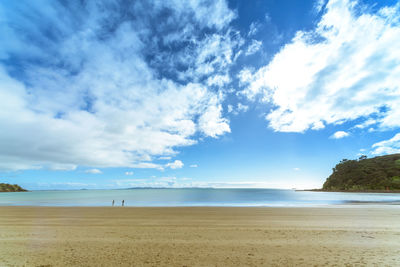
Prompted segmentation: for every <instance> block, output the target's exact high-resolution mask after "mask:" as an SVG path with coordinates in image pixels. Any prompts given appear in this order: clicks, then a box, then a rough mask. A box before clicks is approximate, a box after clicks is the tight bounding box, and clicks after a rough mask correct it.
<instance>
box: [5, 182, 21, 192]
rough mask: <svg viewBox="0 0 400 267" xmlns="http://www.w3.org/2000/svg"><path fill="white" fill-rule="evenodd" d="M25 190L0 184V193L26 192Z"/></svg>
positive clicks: (12, 185) (17, 186) (13, 185)
mask: <svg viewBox="0 0 400 267" xmlns="http://www.w3.org/2000/svg"><path fill="white" fill-rule="evenodd" d="M26 191H27V190H25V189H23V188H22V187H20V186H19V185H16V184H4V183H0V192H26Z"/></svg>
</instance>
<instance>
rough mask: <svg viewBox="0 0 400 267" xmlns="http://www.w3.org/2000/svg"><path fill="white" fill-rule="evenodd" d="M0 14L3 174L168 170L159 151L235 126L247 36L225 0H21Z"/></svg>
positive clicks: (1, 6) (0, 152) (0, 161)
mask: <svg viewBox="0 0 400 267" xmlns="http://www.w3.org/2000/svg"><path fill="white" fill-rule="evenodd" d="M0 14H2V27H1V28H0V35H1V36H2V39H3V42H2V43H1V45H0V128H1V129H2V130H1V131H0V169H3V170H4V169H7V170H20V169H34V168H49V169H75V168H76V166H90V167H101V168H102V167H132V168H157V169H162V168H163V167H164V166H162V165H159V164H155V163H153V162H152V159H153V158H154V157H156V158H157V157H160V156H161V157H162V156H165V155H173V154H175V153H176V148H177V147H181V146H189V145H193V144H195V143H196V142H197V140H196V139H195V136H206V137H214V138H215V137H218V136H220V135H223V134H225V133H227V132H229V131H230V128H229V121H228V120H227V119H225V118H224V117H223V116H222V113H221V109H222V108H221V103H222V101H223V100H224V94H223V88H222V87H223V86H224V85H225V84H226V83H227V82H229V81H230V78H229V76H228V71H229V68H230V66H231V65H232V64H233V62H234V58H235V53H237V52H238V49H239V47H240V45H241V43H242V41H241V40H240V35H238V34H234V33H233V30H232V29H231V28H230V27H229V23H230V22H231V21H232V19H234V18H235V16H236V14H235V13H234V12H233V11H231V10H230V9H229V8H228V6H227V4H226V2H225V1H224V0H218V1H184V2H182V1H174V0H171V1H150V2H149V1H135V2H132V3H128V2H126V1H117V0H115V1H114V0H107V1H101V2H75V1H73V2H63V3H61V2H59V1H41V2H40V3H39V2H34V1H33V2H29V3H22V2H19V1H15V2H12V3H7V6H6V4H4V3H3V4H1V3H0ZM160 16H162V17H163V19H162V20H160V19H158V20H157V19H156V18H159V17H160ZM205 32H207V33H208V34H204V33H205ZM210 86H212V87H213V88H214V89H213V90H210V89H209V87H210Z"/></svg>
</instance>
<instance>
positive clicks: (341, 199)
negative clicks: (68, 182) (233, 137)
mask: <svg viewBox="0 0 400 267" xmlns="http://www.w3.org/2000/svg"><path fill="white" fill-rule="evenodd" d="M113 200H115V205H116V206H120V205H121V202H122V200H125V206H144V207H149V206H267V207H273V206H278V207H284V206H288V207H289V206H295V207H296V206H319V205H338V204H346V203H363V202H364V203H369V202H375V203H376V202H377V203H400V194H389V193H335V192H306V191H294V190H281V189H210V188H202V189H199V188H196V189H193V188H185V189H120V190H68V191H32V192H18V193H0V205H1V206H19V205H31V206H111V203H112V201H113Z"/></svg>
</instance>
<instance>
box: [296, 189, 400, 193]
mask: <svg viewBox="0 0 400 267" xmlns="http://www.w3.org/2000/svg"><path fill="white" fill-rule="evenodd" d="M295 191H296V192H327V193H379V194H381V193H385V194H400V190H364V191H356V190H355V191H354V190H335V191H332V190H323V189H304V190H298V189H296V190H295Z"/></svg>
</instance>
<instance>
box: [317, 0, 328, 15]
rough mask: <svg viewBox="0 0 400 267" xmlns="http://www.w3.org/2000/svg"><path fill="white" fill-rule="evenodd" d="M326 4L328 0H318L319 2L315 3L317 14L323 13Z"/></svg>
mask: <svg viewBox="0 0 400 267" xmlns="http://www.w3.org/2000/svg"><path fill="white" fill-rule="evenodd" d="M325 3H326V0H317V1H315V3H314V10H315V11H316V12H317V13H319V12H321V11H322V9H323V7H324V5H325Z"/></svg>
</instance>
